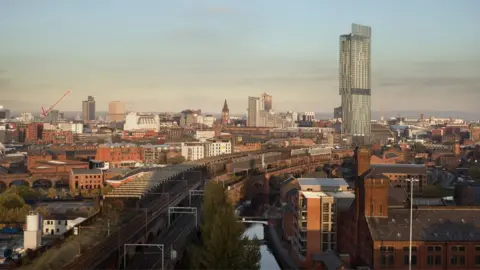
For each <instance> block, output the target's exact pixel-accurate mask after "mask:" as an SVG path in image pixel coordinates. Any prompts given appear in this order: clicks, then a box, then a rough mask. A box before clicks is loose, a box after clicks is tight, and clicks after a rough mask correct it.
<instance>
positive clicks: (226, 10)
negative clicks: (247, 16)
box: [202, 7, 239, 15]
mask: <svg viewBox="0 0 480 270" xmlns="http://www.w3.org/2000/svg"><path fill="white" fill-rule="evenodd" d="M202 13H205V14H219V15H231V14H238V13H239V10H236V9H233V8H230V7H208V8H204V9H203V10H202Z"/></svg>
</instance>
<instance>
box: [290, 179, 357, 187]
mask: <svg viewBox="0 0 480 270" xmlns="http://www.w3.org/2000/svg"><path fill="white" fill-rule="evenodd" d="M297 181H298V184H300V186H323V187H338V186H348V183H347V181H345V179H343V178H297Z"/></svg>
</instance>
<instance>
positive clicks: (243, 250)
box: [192, 182, 261, 269]
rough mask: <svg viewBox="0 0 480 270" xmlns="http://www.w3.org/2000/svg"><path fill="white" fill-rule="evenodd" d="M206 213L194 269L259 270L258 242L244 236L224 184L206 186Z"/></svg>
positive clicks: (242, 228)
mask: <svg viewBox="0 0 480 270" xmlns="http://www.w3.org/2000/svg"><path fill="white" fill-rule="evenodd" d="M203 214H204V223H203V224H202V226H201V232H202V246H200V247H195V248H194V251H193V256H192V268H193V269H260V256H261V255H260V246H259V243H258V240H256V239H254V240H249V239H248V238H247V237H246V236H244V235H243V232H244V227H243V225H242V224H241V223H238V222H237V218H236V216H235V209H234V207H233V205H231V204H230V203H229V202H228V197H227V195H226V193H225V190H224V189H223V186H222V184H219V183H214V182H210V183H209V184H208V185H207V186H206V189H205V198H204V213H203Z"/></svg>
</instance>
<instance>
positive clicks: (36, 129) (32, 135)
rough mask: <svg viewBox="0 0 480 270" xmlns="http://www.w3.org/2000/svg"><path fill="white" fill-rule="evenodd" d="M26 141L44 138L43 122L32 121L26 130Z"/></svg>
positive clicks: (34, 141) (30, 141) (31, 141)
mask: <svg viewBox="0 0 480 270" xmlns="http://www.w3.org/2000/svg"><path fill="white" fill-rule="evenodd" d="M25 133H26V134H25V142H26V143H36V142H38V141H39V140H41V139H42V136H43V123H30V124H28V126H27V129H26V132H25Z"/></svg>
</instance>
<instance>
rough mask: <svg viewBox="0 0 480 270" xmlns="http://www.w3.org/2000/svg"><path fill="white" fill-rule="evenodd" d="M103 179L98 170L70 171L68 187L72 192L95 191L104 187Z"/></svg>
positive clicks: (101, 173)
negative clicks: (81, 190)
mask: <svg viewBox="0 0 480 270" xmlns="http://www.w3.org/2000/svg"><path fill="white" fill-rule="evenodd" d="M104 183H105V179H104V174H103V172H102V170H100V169H92V170H89V169H72V171H71V172H70V178H69V186H70V189H72V190H77V189H97V188H102V187H103V186H104Z"/></svg>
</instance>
